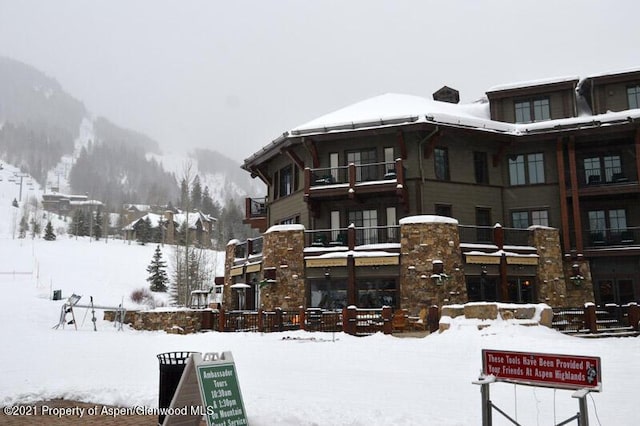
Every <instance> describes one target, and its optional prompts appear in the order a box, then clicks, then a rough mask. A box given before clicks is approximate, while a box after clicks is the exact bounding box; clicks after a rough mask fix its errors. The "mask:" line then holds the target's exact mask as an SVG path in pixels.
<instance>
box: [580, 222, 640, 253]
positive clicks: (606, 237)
mask: <svg viewBox="0 0 640 426" xmlns="http://www.w3.org/2000/svg"><path fill="white" fill-rule="evenodd" d="M583 241H584V245H585V247H587V248H591V249H597V248H601V247H607V248H611V247H626V246H634V245H637V244H638V243H639V242H640V227H634V228H624V229H595V230H591V229H586V230H584V231H583Z"/></svg>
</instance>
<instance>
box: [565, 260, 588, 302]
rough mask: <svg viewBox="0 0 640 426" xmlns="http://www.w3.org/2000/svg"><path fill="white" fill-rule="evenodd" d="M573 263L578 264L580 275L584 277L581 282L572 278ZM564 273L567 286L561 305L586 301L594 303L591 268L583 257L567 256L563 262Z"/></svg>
mask: <svg viewBox="0 0 640 426" xmlns="http://www.w3.org/2000/svg"><path fill="white" fill-rule="evenodd" d="M573 265H578V269H579V271H580V275H581V276H582V277H584V280H583V281H582V282H579V281H576V280H572V279H571V276H572V274H573V271H572V267H573ZM564 275H565V277H566V279H565V283H566V288H567V296H566V298H565V304H564V305H563V306H583V305H584V304H585V303H587V302H591V303H595V298H594V295H593V279H592V278H591V268H590V267H589V262H588V261H587V260H585V259H571V258H568V259H566V260H565V262H564Z"/></svg>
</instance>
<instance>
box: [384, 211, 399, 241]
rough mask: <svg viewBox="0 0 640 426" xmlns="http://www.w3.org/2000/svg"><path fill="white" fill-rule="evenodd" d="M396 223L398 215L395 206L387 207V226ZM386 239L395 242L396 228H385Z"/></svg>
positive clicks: (396, 237)
mask: <svg viewBox="0 0 640 426" xmlns="http://www.w3.org/2000/svg"><path fill="white" fill-rule="evenodd" d="M397 225H398V216H397V213H396V208H395V207H387V227H389V226H397ZM387 229H388V233H387V240H388V242H396V241H397V240H398V231H399V230H398V229H397V228H387Z"/></svg>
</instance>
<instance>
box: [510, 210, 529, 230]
mask: <svg viewBox="0 0 640 426" xmlns="http://www.w3.org/2000/svg"><path fill="white" fill-rule="evenodd" d="M511 226H513V227H514V228H522V229H526V228H528V227H529V212H511Z"/></svg>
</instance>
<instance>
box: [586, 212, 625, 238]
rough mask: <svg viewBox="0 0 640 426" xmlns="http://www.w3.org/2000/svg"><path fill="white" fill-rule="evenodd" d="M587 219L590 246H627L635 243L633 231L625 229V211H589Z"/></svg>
mask: <svg viewBox="0 0 640 426" xmlns="http://www.w3.org/2000/svg"><path fill="white" fill-rule="evenodd" d="M587 217H588V218H589V236H590V241H591V243H592V244H604V243H607V244H628V243H633V242H634V241H635V235H634V231H633V230H632V229H628V228H627V212H626V210H625V209H611V210H591V211H589V212H587Z"/></svg>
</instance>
